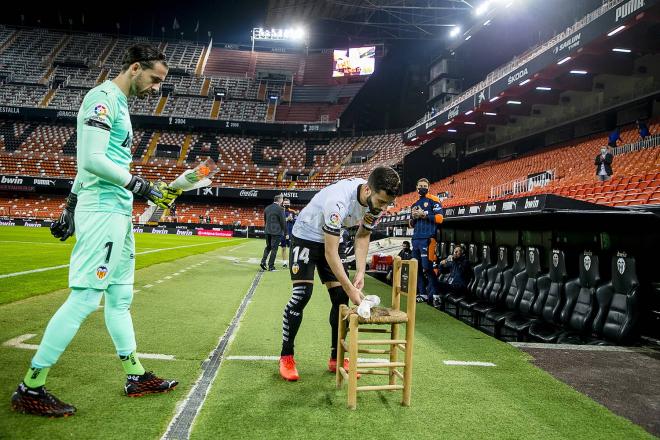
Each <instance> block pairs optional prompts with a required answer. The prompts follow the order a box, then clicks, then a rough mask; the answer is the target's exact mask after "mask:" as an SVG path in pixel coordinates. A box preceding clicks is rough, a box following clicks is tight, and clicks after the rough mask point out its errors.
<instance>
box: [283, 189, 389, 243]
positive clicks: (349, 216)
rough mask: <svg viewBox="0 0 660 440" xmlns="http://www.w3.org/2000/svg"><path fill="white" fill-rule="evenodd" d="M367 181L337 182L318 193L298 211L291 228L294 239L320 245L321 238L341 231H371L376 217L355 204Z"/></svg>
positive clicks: (358, 204)
mask: <svg viewBox="0 0 660 440" xmlns="http://www.w3.org/2000/svg"><path fill="white" fill-rule="evenodd" d="M366 183H367V181H366V180H364V179H359V178H352V179H344V180H340V181H338V182H336V183H333V184H332V185H329V186H326V187H325V188H323V189H322V190H321V191H319V192H318V193H317V194H316V195H315V196H314V197H313V198H312V200H311V201H310V202H309V204H308V205H307V206H305V207H304V208H303V210H302V211H300V214H298V219H297V220H296V224H295V225H293V235H294V237H298V238H301V239H303V240H309V241H315V242H317V243H323V242H324V234H325V233H328V234H332V235H337V236H338V235H339V233H340V231H341V228H350V227H353V226H358V225H360V224H361V225H363V227H364V228H365V229H367V230H371V229H373V227H374V226H375V224H376V220H377V217H376V216H375V215H373V214H371V213H370V212H369V208H368V207H367V206H364V205H361V204H360V201H359V200H358V194H359V190H360V187H361V186H362V185H364V184H366Z"/></svg>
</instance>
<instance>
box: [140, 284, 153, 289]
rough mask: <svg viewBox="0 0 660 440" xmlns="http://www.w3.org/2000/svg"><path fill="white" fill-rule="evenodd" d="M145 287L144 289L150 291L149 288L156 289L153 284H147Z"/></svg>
mask: <svg viewBox="0 0 660 440" xmlns="http://www.w3.org/2000/svg"><path fill="white" fill-rule="evenodd" d="M143 287H144V288H145V289H148V288H150V287H154V285H153V284H145V285H144V286H143Z"/></svg>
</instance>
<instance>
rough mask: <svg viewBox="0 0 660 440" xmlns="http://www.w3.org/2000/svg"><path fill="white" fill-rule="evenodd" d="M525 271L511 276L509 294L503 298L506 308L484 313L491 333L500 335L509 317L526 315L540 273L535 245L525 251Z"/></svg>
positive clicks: (533, 297)
mask: <svg viewBox="0 0 660 440" xmlns="http://www.w3.org/2000/svg"><path fill="white" fill-rule="evenodd" d="M526 259H527V261H526V262H525V271H524V272H521V273H519V274H518V275H516V276H515V277H514V278H513V282H512V283H511V288H510V289H509V294H508V295H507V297H506V300H505V306H506V309H504V310H491V311H490V312H488V313H486V321H490V322H491V323H492V327H493V335H494V336H495V337H499V336H500V331H501V329H502V326H503V325H504V322H505V320H506V319H507V318H509V317H514V316H523V317H525V316H528V315H529V314H530V312H531V310H532V306H533V305H534V301H535V300H536V296H537V295H538V288H537V286H536V282H537V280H538V277H539V275H540V273H541V264H540V254H539V250H538V249H537V248H535V247H530V248H529V249H528V250H527V253H526Z"/></svg>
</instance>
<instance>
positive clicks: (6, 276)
mask: <svg viewBox="0 0 660 440" xmlns="http://www.w3.org/2000/svg"><path fill="white" fill-rule="evenodd" d="M65 267H69V265H68V264H62V265H60V266H51V267H42V268H41V269H32V270H24V271H23V272H14V273H6V274H4V275H0V278H9V277H17V276H19V275H27V274H30V273H37V272H46V271H49V270H55V269H64V268H65Z"/></svg>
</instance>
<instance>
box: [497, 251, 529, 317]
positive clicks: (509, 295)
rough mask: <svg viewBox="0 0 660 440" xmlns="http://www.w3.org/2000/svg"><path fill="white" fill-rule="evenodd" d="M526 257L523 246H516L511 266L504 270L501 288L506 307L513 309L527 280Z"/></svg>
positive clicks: (516, 305)
mask: <svg viewBox="0 0 660 440" xmlns="http://www.w3.org/2000/svg"><path fill="white" fill-rule="evenodd" d="M526 260H527V259H526V258H525V252H524V250H523V248H521V247H520V246H516V248H515V249H514V251H513V266H512V267H511V269H509V270H507V271H505V272H504V276H503V277H502V278H503V281H504V284H503V286H502V287H503V290H502V295H503V296H504V302H505V303H506V306H507V308H509V309H515V308H517V307H518V302H520V295H521V294H522V291H523V288H524V287H525V284H526V282H527V272H526V270H525V267H526Z"/></svg>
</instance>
